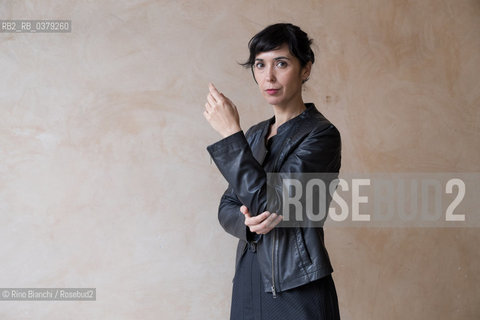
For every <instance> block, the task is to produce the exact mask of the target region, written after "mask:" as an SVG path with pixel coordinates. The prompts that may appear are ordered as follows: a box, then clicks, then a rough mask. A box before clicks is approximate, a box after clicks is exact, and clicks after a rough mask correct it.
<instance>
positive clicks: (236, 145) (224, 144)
mask: <svg viewBox="0 0 480 320" xmlns="http://www.w3.org/2000/svg"><path fill="white" fill-rule="evenodd" d="M245 144H248V142H247V139H246V138H245V134H244V133H243V130H240V131H238V132H235V133H234V134H231V135H229V136H228V137H225V138H223V139H222V140H219V141H217V142H215V143H213V144H211V145H209V146H207V151H208V152H209V153H210V155H211V156H212V157H215V156H216V155H218V154H222V153H225V152H231V151H235V150H238V149H241V148H243V147H244V146H245Z"/></svg>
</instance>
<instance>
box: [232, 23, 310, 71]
mask: <svg viewBox="0 0 480 320" xmlns="http://www.w3.org/2000/svg"><path fill="white" fill-rule="evenodd" d="M312 42H313V40H312V39H310V38H309V37H308V35H307V34H306V33H305V32H304V31H302V29H300V28H299V27H297V26H295V25H293V24H291V23H276V24H272V25H270V26H268V27H266V28H265V29H263V30H262V31H260V32H259V33H257V34H256V35H254V36H253V38H252V39H250V41H249V42H248V48H249V50H250V57H248V60H247V61H246V62H244V63H240V65H242V66H244V67H245V68H251V69H252V71H253V66H254V65H255V57H256V56H257V54H259V53H260V52H266V51H271V50H275V49H277V48H278V47H280V46H281V45H283V44H284V43H285V44H287V45H288V48H289V50H290V53H291V54H293V55H294V56H295V57H297V59H298V60H299V61H300V65H301V66H302V67H304V66H305V65H306V64H307V63H308V62H309V61H311V62H312V64H313V63H314V62H315V55H314V53H313V51H312V48H311V47H310V46H311V44H312Z"/></svg>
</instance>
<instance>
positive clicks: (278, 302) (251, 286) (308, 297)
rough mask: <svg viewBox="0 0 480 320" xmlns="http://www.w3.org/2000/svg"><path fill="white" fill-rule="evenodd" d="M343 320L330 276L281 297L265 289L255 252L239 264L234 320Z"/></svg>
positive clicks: (234, 292)
mask: <svg viewBox="0 0 480 320" xmlns="http://www.w3.org/2000/svg"><path fill="white" fill-rule="evenodd" d="M279 319H281V320H290V319H291V320H317V319H318V320H339V319H340V311H339V308H338V299H337V292H336V289H335V284H334V282H333V279H332V276H331V275H328V276H326V277H324V278H321V279H319V280H316V281H313V282H310V283H308V284H305V285H303V286H300V287H297V288H294V289H290V290H287V291H283V292H279V293H277V297H276V298H273V296H272V294H271V293H268V292H265V291H264V289H263V283H262V277H261V274H260V268H259V264H258V260H257V253H256V252H255V249H254V248H249V249H248V250H247V251H246V252H245V253H244V255H243V257H242V259H241V260H240V261H239V265H238V267H237V270H236V273H235V277H234V280H233V290H232V303H231V309H230V320H279Z"/></svg>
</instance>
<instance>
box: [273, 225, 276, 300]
mask: <svg viewBox="0 0 480 320" xmlns="http://www.w3.org/2000/svg"><path fill="white" fill-rule="evenodd" d="M276 235H277V229H273V237H272V294H273V298H276V297H277V292H276V289H275V240H276V239H275V238H276Z"/></svg>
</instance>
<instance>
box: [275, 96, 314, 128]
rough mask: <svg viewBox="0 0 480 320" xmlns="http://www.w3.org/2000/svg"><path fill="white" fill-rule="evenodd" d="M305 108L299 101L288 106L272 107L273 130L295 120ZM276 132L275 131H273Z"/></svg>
mask: <svg viewBox="0 0 480 320" xmlns="http://www.w3.org/2000/svg"><path fill="white" fill-rule="evenodd" d="M305 109H306V107H305V104H304V103H303V101H302V100H301V99H300V100H299V101H297V102H296V103H295V104H290V105H289V106H278V105H274V106H273V112H274V114H275V123H274V128H275V129H276V128H278V127H280V126H281V125H282V124H284V123H285V122H287V121H288V120H290V119H293V118H295V117H296V116H298V115H299V114H301V113H302V112H303V111H305ZM275 131H276V130H275Z"/></svg>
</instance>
